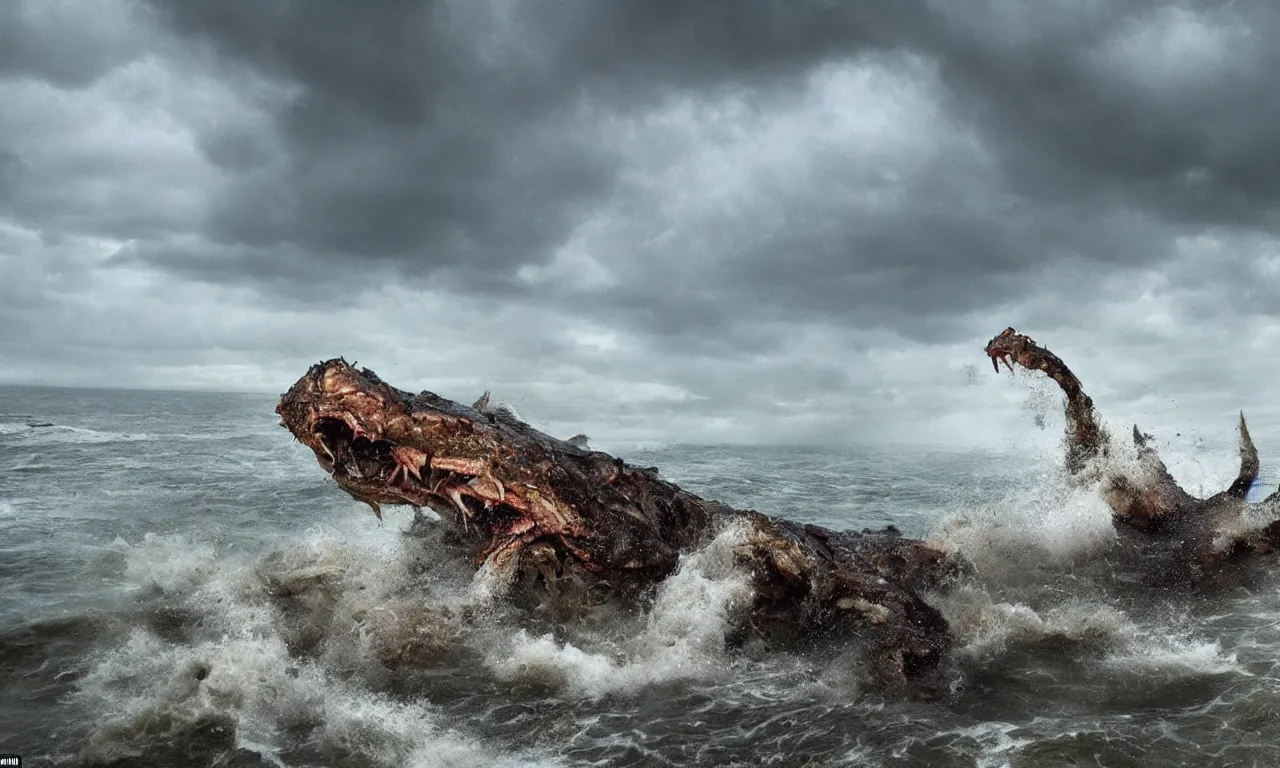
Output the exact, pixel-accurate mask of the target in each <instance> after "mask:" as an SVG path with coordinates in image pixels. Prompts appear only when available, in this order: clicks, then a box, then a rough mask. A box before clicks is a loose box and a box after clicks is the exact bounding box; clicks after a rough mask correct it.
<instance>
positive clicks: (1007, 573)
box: [0, 388, 1280, 767]
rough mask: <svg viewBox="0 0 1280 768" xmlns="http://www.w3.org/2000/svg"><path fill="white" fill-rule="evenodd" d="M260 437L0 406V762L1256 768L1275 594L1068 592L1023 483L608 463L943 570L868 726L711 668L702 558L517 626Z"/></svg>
mask: <svg viewBox="0 0 1280 768" xmlns="http://www.w3.org/2000/svg"><path fill="white" fill-rule="evenodd" d="M273 405H274V400H273V399H272V398H267V397H258V396H231V395H208V394H174V393H139V392H105V391H76V390H54V389H30V388H6V389H0V753H4V752H17V753H21V754H22V755H23V756H24V758H25V760H26V763H25V764H26V765H45V764H79V765H119V766H146V765H156V766H160V765H237V766H253V765H289V766H301V765H316V766H319V765H335V766H339V765H340V766H362V765H385V766H482V765H483V766H488V765H565V766H572V765H689V764H694V765H729V764H737V765H786V766H791V765H815V766H817V765H851V766H852V765H856V766H864V765H867V766H877V765H885V766H897V765H929V766H992V767H994V766H1006V765H1007V766H1058V765H1064V766H1065V765H1073V766H1086V765H1105V766H1122V765H1144V766H1160V765H1169V766H1173V765H1188V764H1194V765H1220V766H1227V765H1259V766H1264V765H1278V764H1280V746H1277V745H1280V670H1278V669H1277V666H1276V658H1277V655H1278V652H1280V590H1278V589H1277V581H1276V579H1275V578H1274V577H1273V576H1272V575H1271V573H1270V570H1271V568H1272V567H1273V565H1274V564H1272V563H1263V564H1260V565H1259V566H1258V567H1257V568H1256V573H1254V574H1252V577H1251V578H1250V579H1247V580H1246V581H1245V582H1244V585H1243V586H1238V587H1233V588H1231V589H1228V590H1226V591H1225V592H1220V593H1216V594H1200V595H1196V596H1188V595H1182V594H1159V595H1146V596H1144V594H1143V593H1142V592H1141V591H1139V590H1128V591H1125V590H1116V589H1113V588H1111V586H1109V585H1107V584H1105V583H1103V581H1104V580H1100V579H1099V578H1098V576H1097V573H1098V569H1097V568H1096V567H1095V566H1096V561H1097V558H1098V553H1099V552H1101V550H1102V548H1103V547H1104V546H1105V544H1106V542H1107V541H1108V540H1109V539H1110V537H1111V536H1112V529H1111V526H1110V522H1109V517H1108V512H1107V510H1106V508H1105V506H1104V505H1103V504H1102V502H1101V501H1100V500H1099V499H1097V498H1096V497H1095V496H1094V495H1092V494H1090V493H1089V492H1087V491H1083V490H1071V489H1069V488H1068V486H1067V484H1066V483H1065V481H1064V479H1063V478H1062V477H1061V475H1060V471H1059V470H1057V469H1055V467H1057V466H1058V465H1060V461H1056V460H1055V458H1056V457H1054V456H1052V455H1050V454H1047V453H1035V452H1030V453H1028V452H1026V451H1011V452H1003V453H1000V454H978V453H959V452H946V451H923V450H914V449H913V450H905V449H900V450H878V451H869V450H858V451H855V450H849V451H830V450H808V449H806V450H801V449H791V448H706V447H688V446H675V447H670V448H664V449H661V450H649V451H630V452H628V451H625V450H624V451H622V453H623V454H624V455H625V456H626V457H627V458H628V459H630V460H633V461H635V462H636V463H640V464H644V465H649V464H653V465H657V466H659V467H661V468H662V470H663V472H664V474H665V475H666V476H667V477H669V478H671V479H673V480H675V481H676V482H679V483H681V484H682V485H684V486H685V487H687V488H689V489H690V490H693V491H695V492H698V493H701V494H703V495H705V496H710V497H716V498H721V499H723V500H725V501H728V502H730V503H733V504H735V505H738V506H751V507H755V508H757V509H760V510H762V511H766V512H770V513H775V514H781V515H785V516H787V517H791V518H794V519H797V520H805V521H813V522H819V523H822V524H825V525H830V526H833V527H840V528H860V527H863V526H880V525H884V524H886V523H894V524H896V525H898V526H899V527H900V528H902V529H903V530H904V531H906V532H908V533H911V534H914V535H920V536H932V537H937V538H940V539H942V540H944V541H947V542H949V543H950V544H951V545H952V546H954V547H956V548H957V549H958V550H959V551H960V552H962V553H963V554H964V555H966V556H967V557H969V558H970V559H972V560H973V561H974V563H975V564H976V566H977V568H978V574H979V576H978V578H977V580H976V581H975V582H974V583H973V584H972V585H969V586H966V587H963V588H961V589H958V590H956V591H955V592H953V593H951V594H949V595H946V596H940V597H938V598H937V599H936V602H937V604H938V605H939V606H941V607H942V608H943V610H944V611H945V612H946V614H947V615H948V617H949V618H950V619H951V621H952V623H953V626H954V628H955V630H956V632H957V633H958V635H959V637H960V641H961V642H960V648H959V649H958V650H957V651H956V653H955V654H954V659H953V662H952V664H951V666H950V668H949V669H948V670H947V672H946V685H945V686H944V688H943V689H942V690H932V691H928V692H917V693H912V692H906V693H904V692H901V691H899V692H885V691H883V690H880V689H877V688H875V687H873V686H870V685H867V684H865V683H864V681H863V679H862V677H861V675H860V674H859V668H858V665H857V663H856V659H854V658H852V657H851V656H845V655H842V654H841V653H839V652H838V651H836V652H826V653H822V654H811V655H794V654H783V653H765V652H763V651H760V650H759V649H756V648H754V647H752V646H748V647H746V648H740V649H734V650H727V649H726V648H725V646H724V642H723V639H722V638H723V634H722V633H723V629H724V627H725V626H726V625H727V624H728V623H729V622H730V621H731V620H732V616H733V613H734V611H736V610H738V609H739V608H740V607H741V606H742V605H743V604H744V603H745V601H746V599H747V596H748V594H749V593H748V589H749V588H748V586H747V581H746V579H745V577H744V576H743V575H742V574H741V573H738V572H737V571H736V570H735V569H734V568H733V566H732V563H731V560H730V558H729V557H728V547H729V546H730V545H731V544H732V541H731V540H726V539H725V538H722V539H720V540H717V541H716V542H715V543H713V544H712V545H711V546H709V547H708V548H707V549H706V550H704V551H701V552H697V553H691V554H690V555H689V556H688V557H687V558H686V559H685V561H684V563H683V566H682V568H681V571H680V572H679V573H678V574H677V575H675V576H673V577H672V578H671V579H670V580H669V581H668V582H667V583H666V584H665V585H664V586H663V588H662V589H661V591H660V593H659V595H658V598H657V600H656V603H655V605H654V606H653V607H652V609H651V610H649V611H647V612H640V611H637V610H631V611H627V610H616V611H613V612H611V613H609V614H608V615H577V616H560V617H544V616H528V615H519V614H517V613H515V611H514V610H513V609H512V608H510V607H508V606H506V605H504V604H503V602H502V601H501V600H495V599H494V597H493V595H492V593H491V590H492V585H489V584H486V583H485V582H484V581H483V579H477V578H475V577H474V576H473V571H472V569H471V568H470V566H469V565H468V564H467V563H466V562H465V561H464V560H463V559H461V558H460V557H459V556H458V555H457V554H455V553H454V552H453V551H452V550H451V549H450V548H449V547H447V546H446V545H445V544H444V543H442V541H441V539H440V537H439V536H438V535H437V533H436V532H435V531H433V530H428V531H426V532H423V533H421V535H407V534H406V532H405V529H406V528H407V526H408V523H409V520H410V516H409V514H408V513H407V512H396V511H394V510H392V511H390V512H389V514H388V520H387V524H386V525H385V526H378V525H377V524H376V521H375V520H374V518H373V516H372V515H371V514H370V512H369V510H368V508H367V507H364V506H362V505H359V504H357V503H355V502H353V501H351V500H350V499H348V498H347V497H346V496H345V495H344V494H342V493H341V492H339V491H338V490H337V489H336V487H335V486H334V485H333V484H332V482H331V481H329V480H328V479H327V478H326V476H325V475H324V473H323V472H322V471H321V470H320V468H319V467H318V466H317V465H316V463H315V461H314V459H313V458H312V457H311V454H310V452H309V451H306V450H304V449H302V448H300V447H299V446H297V445H294V444H291V441H290V438H289V435H288V433H286V432H285V431H284V430H282V429H280V428H278V427H277V426H275V417H274V415H273V414H272V407H273ZM39 424H51V425H52V426H31V425H39ZM1259 442H1260V443H1261V442H1262V441H1259ZM1206 461H1207V463H1206V464H1204V466H1208V467H1209V469H1208V470H1207V471H1204V472H1203V473H1202V474H1204V475H1205V477H1204V478H1201V479H1203V480H1205V482H1206V483H1207V484H1209V485H1211V484H1212V483H1213V482H1216V481H1217V480H1218V479H1221V480H1222V482H1223V484H1225V481H1226V480H1227V479H1228V478H1229V477H1230V475H1231V474H1232V467H1231V456H1230V455H1227V456H1226V457H1225V459H1224V460H1222V461H1218V460H1217V459H1213V460H1211V461H1210V460H1206ZM1173 464H1174V469H1175V472H1178V471H1179V467H1181V471H1182V472H1184V475H1183V476H1184V477H1185V473H1186V472H1188V471H1190V472H1191V473H1192V474H1193V475H1194V474H1195V472H1197V471H1201V470H1203V469H1204V466H1202V464H1201V460H1200V458H1199V457H1196V456H1189V457H1183V458H1182V460H1181V463H1180V464H1179V463H1178V462H1177V461H1175V462H1173ZM1217 475H1222V477H1221V478H1218V477H1217ZM1190 487H1192V488H1193V489H1194V488H1195V483H1191V484H1190ZM1209 490H1212V489H1209ZM729 536H731V534H726V537H729Z"/></svg>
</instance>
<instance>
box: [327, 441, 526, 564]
mask: <svg viewBox="0 0 1280 768" xmlns="http://www.w3.org/2000/svg"><path fill="white" fill-rule="evenodd" d="M313 431H314V434H315V436H316V441H317V444H318V446H319V448H320V450H319V451H317V453H316V455H317V457H318V458H319V459H320V461H321V465H322V466H324V468H325V469H326V470H327V471H329V472H330V473H331V474H332V475H333V477H334V479H335V480H336V481H337V482H338V484H339V485H340V486H342V487H343V488H344V489H346V490H347V491H348V492H349V493H351V494H352V496H354V497H356V498H357V499H360V500H361V501H364V502H366V503H368V504H369V506H370V507H372V508H373V511H374V513H375V514H377V515H378V518H379V519H381V518H382V509H381V506H380V504H409V505H412V506H414V507H429V508H431V509H433V510H435V511H436V512H437V513H439V514H441V515H443V516H445V517H448V518H451V519H453V520H454V521H455V522H456V523H457V525H458V526H459V527H460V528H461V529H462V530H463V531H464V532H467V533H471V532H474V533H476V534H480V535H483V536H484V537H485V538H487V539H488V540H489V544H488V546H486V547H484V548H483V549H482V550H481V552H480V553H479V555H478V556H477V561H478V562H483V561H484V560H485V559H486V558H488V557H489V556H490V555H492V554H494V553H495V552H498V551H501V550H512V551H514V550H516V549H518V548H519V547H521V546H523V545H525V544H528V543H529V542H531V541H532V540H533V539H535V538H537V537H538V536H539V535H540V533H541V532H540V531H539V530H538V525H537V523H536V522H535V521H534V520H533V519H531V517H530V516H529V514H528V510H522V509H521V508H520V507H521V506H524V505H522V504H521V503H520V499H519V498H518V497H517V496H516V495H514V494H508V493H507V492H506V489H505V488H504V487H503V485H502V483H501V482H500V481H498V480H497V479H496V478H494V477H493V476H492V474H490V473H489V472H487V471H486V469H485V467H484V464H483V462H479V461H474V460H471V461H469V460H466V459H457V458H444V457H439V458H437V457H432V456H429V455H428V454H426V453H425V452H423V451H421V450H418V449H417V448H412V447H407V446H400V445H396V444H395V443H393V442H391V441H389V440H386V439H382V438H377V437H370V436H368V435H365V434H357V433H356V431H355V430H354V429H352V427H351V426H350V425H349V424H348V423H347V421H346V420H345V419H342V418H335V417H322V418H319V419H317V420H316V424H315V427H314V430H313Z"/></svg>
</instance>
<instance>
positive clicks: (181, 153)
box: [0, 0, 1280, 443]
mask: <svg viewBox="0 0 1280 768" xmlns="http://www.w3.org/2000/svg"><path fill="white" fill-rule="evenodd" d="M0 30H4V31H3V32H0V98H3V99H4V103H5V104H6V109H5V110H3V111H0V279H2V280H3V282H0V322H4V323H5V327H6V329H9V330H10V333H8V334H6V335H5V336H4V337H2V338H0V352H3V354H4V356H5V358H6V361H5V372H4V373H3V377H4V378H5V379H6V380H22V381H61V382H66V383H79V384H85V383H94V382H95V381H98V380H99V379H100V378H101V376H102V375H103V373H104V372H106V375H109V376H111V377H114V378H115V379H117V380H119V381H120V382H121V383H135V384H137V383H150V384H156V385H175V384H183V383H189V384H190V383H194V384H199V385H201V386H228V387H236V388H254V389H279V388H281V387H283V386H284V385H285V384H287V383H288V381H289V380H291V379H292V377H293V376H295V375H297V371H298V370H301V368H302V367H304V366H305V365H306V363H307V362H310V361H311V360H312V359H313V358H317V357H320V356H323V355H329V354H347V355H348V356H349V357H351V356H355V357H359V358H361V359H362V361H364V362H367V363H369V364H370V365H374V364H375V363H376V364H377V365H375V367H378V368H379V369H380V370H382V369H388V370H384V373H385V374H386V375H387V377H388V378H389V379H391V380H393V381H395V380H397V376H396V375H395V374H397V373H399V374H401V375H402V376H403V378H404V379H405V380H406V381H405V384H406V386H431V387H435V388H440V389H444V390H447V389H448V388H451V387H456V388H457V389H458V390H459V391H457V392H450V391H446V392H445V394H451V395H454V396H458V397H462V398H465V397H467V396H474V394H475V392H476V391H478V390H480V389H483V388H485V387H494V388H495V389H498V390H499V392H500V393H501V392H502V391H504V390H505V391H506V392H507V393H508V396H509V397H511V398H512V399H514V400H516V401H517V405H518V406H522V407H524V408H525V410H526V411H529V410H530V409H531V410H532V412H533V413H534V414H535V415H538V414H540V415H541V416H542V417H543V418H546V419H549V420H551V421H554V422H556V423H562V424H564V425H565V426H566V428H568V427H573V428H574V429H575V431H576V430H577V429H578V428H586V429H588V431H594V429H595V428H594V427H592V425H596V426H599V425H606V426H604V427H601V428H603V429H605V430H606V431H608V430H612V434H616V435H627V436H631V437H635V438H637V439H639V438H644V439H671V438H675V437H681V436H683V437H686V438H688V439H736V440H756V439H784V440H817V441H823V442H826V441H840V440H845V439H894V438H895V437H896V438H901V439H912V440H922V439H947V438H948V437H952V438H956V439H964V440H970V441H978V442H988V443H989V442H992V441H993V440H996V438H994V437H990V436H989V435H988V433H990V434H999V433H1001V432H1002V431H1012V430H1016V426H1015V425H1016V424H1017V423H1020V422H1019V420H1022V421H1025V419H1024V417H1023V415H1022V414H1020V413H1019V409H1018V408H1017V407H1016V402H1014V401H1017V400H1018V398H1021V397H1025V392H1023V391H1022V390H1016V389H1009V388H1007V387H1006V385H1005V384H1003V383H1001V384H998V385H997V384H995V383H994V381H995V380H994V379H993V378H992V376H991V374H990V373H989V372H986V369H985V368H984V369H980V370H981V371H983V373H982V375H981V377H980V378H979V379H977V381H976V382H975V384H973V385H970V384H969V383H968V376H967V374H966V373H965V369H964V366H966V365H971V364H982V363H983V361H982V360H981V358H980V353H979V352H978V350H979V348H980V347H981V344H982V343H983V342H984V341H985V339H986V338H988V337H989V336H990V335H991V334H993V333H995V332H996V331H998V330H1000V329H1001V328H1003V327H1004V326H1005V325H1007V324H1010V323H1012V324H1015V325H1018V326H1019V327H1021V328H1025V329H1026V330H1028V331H1030V332H1032V333H1033V334H1035V335H1037V337H1039V338H1041V339H1042V340H1043V341H1045V342H1046V343H1048V344H1050V345H1051V346H1052V347H1053V348H1054V349H1055V350H1057V351H1060V352H1061V353H1062V354H1063V356H1064V357H1067V359H1069V360H1071V361H1072V362H1073V365H1075V366H1076V367H1078V368H1079V369H1080V372H1081V375H1082V376H1083V377H1084V378H1085V380H1086V382H1087V383H1091V384H1092V387H1091V391H1093V392H1094V394H1095V398H1096V399H1098V400H1099V402H1100V404H1104V403H1107V402H1110V403H1113V404H1114V408H1107V407H1105V406H1104V410H1107V411H1108V412H1111V411H1113V410H1114V411H1115V412H1116V413H1117V414H1119V415H1118V418H1130V417H1132V418H1135V419H1136V418H1137V417H1142V418H1143V419H1144V420H1146V421H1149V422H1151V423H1154V424H1156V425H1157V426H1159V425H1164V424H1173V423H1176V422H1177V421H1178V420H1179V419H1187V418H1189V419H1191V420H1192V421H1195V420H1199V419H1203V420H1204V421H1205V422H1206V423H1208V422H1209V421H1212V420H1214V419H1218V418H1220V417H1222V415H1223V414H1224V413H1229V411H1230V409H1232V408H1235V407H1240V406H1245V407H1248V408H1250V409H1251V410H1254V411H1259V412H1260V417H1263V415H1264V414H1266V413H1270V412H1271V411H1270V410H1269V409H1270V408H1271V406H1270V405H1269V404H1267V403H1261V402H1258V398H1257V397H1256V396H1254V395H1252V394H1251V392H1252V390H1254V389H1256V388H1257V387H1256V381H1257V380H1258V378H1259V377H1260V376H1261V375H1263V373H1262V372H1264V371H1269V372H1271V373H1280V370H1276V368H1277V366H1276V365H1274V364H1272V363H1270V362H1269V361H1267V360H1266V359H1265V351H1266V349H1267V345H1268V344H1274V342H1275V341H1276V340H1277V339H1278V337H1280V321H1277V316H1278V314H1280V305H1278V304H1277V302H1278V301H1280V300H1278V299H1277V298H1276V297H1277V296H1280V266H1277V265H1278V264H1280V261H1278V259H1280V256H1277V254H1280V247H1278V245H1277V241H1276V229H1277V222H1276V205H1277V194H1278V193H1280V167H1277V166H1276V160H1275V159H1274V158H1276V157H1280V152H1277V149H1280V147H1277V146H1276V141H1277V138H1276V137H1277V136H1280V125H1278V123H1280V93H1277V92H1276V91H1275V89H1274V88H1273V87H1272V86H1271V83H1270V73H1271V72H1273V71H1276V69H1277V65H1278V64H1280V60H1277V57H1278V56H1280V54H1277V53H1275V51H1276V50H1280V49H1278V48H1277V46H1275V45H1274V44H1273V43H1274V38H1275V36H1276V33H1277V32H1278V31H1280V12H1277V11H1275V10H1274V9H1273V7H1272V6H1271V5H1270V4H1267V3H1262V2H1233V3H1208V2H1184V3H1172V2H1168V3H1166V2H1154V1H1153V2H1140V3H1126V4H1122V5H1114V4H1091V3H1078V2H1056V1H1055V2H1047V3H1042V4H1040V5H1037V6H1035V7H1034V8H1031V7H1027V8H1022V9H1014V8H1012V7H1011V6H1009V5H1007V4H1004V3H994V2H992V3H983V2H978V3H968V4H955V3H941V2H923V1H921V2H915V1H913V2H900V3H877V2H862V3H859V2H849V3H832V2H819V1H817V0H814V1H812V2H753V3H749V4H742V3H738V2H728V1H727V0H725V1H713V0H706V1H704V2H696V3H694V2H679V3H678V2H665V1H662V2H652V1H650V2H639V1H638V0H637V1H635V2H609V3H601V2H592V1H589V0H563V1H561V2H552V3H537V4H533V3H510V2H500V1H499V0H493V1H485V2H473V1H470V0H468V1H467V2H462V1H461V0H437V1H435V2H428V1H423V2H407V1H406V2H391V1H389V0H388V1H386V2H374V3H366V4H362V5H359V6H358V7H357V6H353V5H352V4H350V3H339V2H327V1H324V2H322V1H321V0H313V1H312V2H307V3H282V2H259V1H257V0H254V1H253V2H250V1H249V0H243V1H237V2H225V1H221V0H220V1H219V2H213V0H192V1H190V2H176V1H175V2H161V1H160V0H152V1H149V2H143V1H142V0H138V2H129V1H127V0H117V1H116V2H108V3H94V4H85V5H83V6H76V5H75V4H69V5H63V4H58V5H57V6H47V4H42V3H37V2H14V3H9V4H7V5H5V6H4V9H3V10H2V11H0ZM414 382H417V384H415V383H414ZM1094 382H1096V383H1094ZM993 387H999V388H998V389H993ZM1153 387H1156V388H1158V389H1159V390H1161V392H1167V393H1168V397H1167V398H1165V399H1163V400H1159V398H1155V397H1154V396H1153V395H1152V391H1151V390H1152V388H1153ZM1019 392H1023V393H1022V394H1018V393H1019ZM1158 400H1159V402H1158ZM1171 401H1177V402H1180V403H1183V404H1185V405H1184V406H1183V407H1182V408H1183V409H1182V410H1181V411H1178V410H1176V409H1175V410H1169V409H1168V408H1167V407H1166V406H1165V405H1161V402H1164V403H1168V402H1171ZM1011 403H1012V407H1011ZM1275 416H1276V417H1277V418H1280V414H1275ZM993 420H994V421H993ZM993 423H995V424H1000V425H1003V426H1001V427H1000V428H999V429H997V428H995V427H992V428H990V429H987V428H986V425H988V424H993ZM1215 423H1216V422H1215ZM609 425H611V426H609Z"/></svg>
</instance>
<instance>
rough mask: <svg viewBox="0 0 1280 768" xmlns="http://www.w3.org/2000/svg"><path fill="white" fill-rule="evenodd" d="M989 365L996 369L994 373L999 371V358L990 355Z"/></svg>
mask: <svg viewBox="0 0 1280 768" xmlns="http://www.w3.org/2000/svg"><path fill="white" fill-rule="evenodd" d="M991 367H992V368H995V369H996V373H999V372H1000V358H999V357H997V356H996V355H992V356H991Z"/></svg>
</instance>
